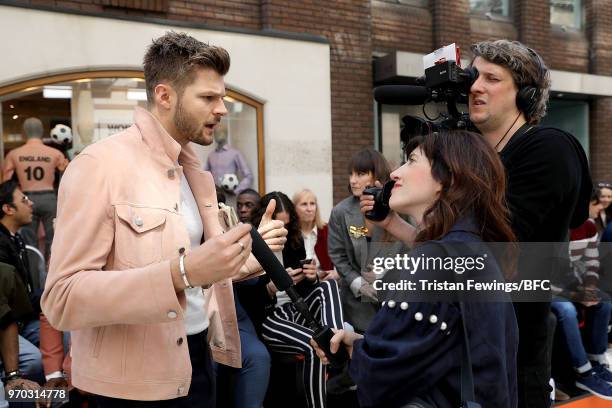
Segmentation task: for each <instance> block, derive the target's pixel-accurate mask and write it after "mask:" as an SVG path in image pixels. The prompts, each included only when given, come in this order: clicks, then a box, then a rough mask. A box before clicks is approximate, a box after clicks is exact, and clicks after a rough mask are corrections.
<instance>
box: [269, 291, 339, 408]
mask: <svg viewBox="0 0 612 408" xmlns="http://www.w3.org/2000/svg"><path fill="white" fill-rule="evenodd" d="M304 301H305V302H306V304H307V305H308V308H309V309H310V312H311V313H312V315H313V316H314V318H315V319H316V320H317V321H319V322H320V323H321V324H323V325H327V326H329V327H333V328H336V329H342V324H343V323H342V322H343V318H342V306H341V304H340V295H339V292H338V284H337V283H336V281H334V280H329V281H322V282H320V283H319V284H318V285H317V287H316V288H315V289H313V291H312V292H310V293H309V294H308V296H306V298H305V299H304ZM305 324H306V319H304V317H302V316H301V315H300V314H299V313H298V311H297V310H296V309H295V307H294V306H293V304H291V303H285V304H284V305H282V306H280V307H277V308H276V309H274V311H273V312H272V313H271V314H270V315H269V316H268V317H266V320H265V321H264V323H263V326H262V332H261V334H262V337H263V339H264V341H265V342H266V344H267V345H268V346H269V347H270V349H271V350H272V351H273V352H279V353H291V354H296V353H297V354H303V355H304V357H305V359H304V371H303V374H302V375H303V380H304V391H305V393H306V399H307V401H308V406H309V407H310V408H319V407H325V366H324V365H323V364H321V360H320V359H319V357H317V355H316V353H315V351H314V349H313V348H312V346H311V345H310V339H311V338H312V334H313V331H312V330H311V329H309V328H308V327H306V326H305Z"/></svg>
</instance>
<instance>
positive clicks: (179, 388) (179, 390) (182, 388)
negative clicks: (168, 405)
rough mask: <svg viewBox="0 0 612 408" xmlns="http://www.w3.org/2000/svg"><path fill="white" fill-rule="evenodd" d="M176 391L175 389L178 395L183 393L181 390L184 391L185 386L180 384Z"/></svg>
mask: <svg viewBox="0 0 612 408" xmlns="http://www.w3.org/2000/svg"><path fill="white" fill-rule="evenodd" d="M176 391H177V394H178V395H181V394H183V392H184V391H185V387H183V386H180V387H178V390H176Z"/></svg>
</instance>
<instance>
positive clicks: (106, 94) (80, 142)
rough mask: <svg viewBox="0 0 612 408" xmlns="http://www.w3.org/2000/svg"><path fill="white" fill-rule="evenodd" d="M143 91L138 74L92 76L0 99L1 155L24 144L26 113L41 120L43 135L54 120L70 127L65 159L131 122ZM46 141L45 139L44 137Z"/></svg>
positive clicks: (47, 132) (54, 123)
mask: <svg viewBox="0 0 612 408" xmlns="http://www.w3.org/2000/svg"><path fill="white" fill-rule="evenodd" d="M145 103H146V95H145V89H144V80H143V79H141V78H96V79H79V80H76V81H70V82H64V83H55V84H52V85H45V86H39V87H31V88H26V89H24V90H22V91H19V92H16V93H12V94H9V95H5V96H3V97H2V124H3V129H2V135H3V142H4V153H5V154H6V153H7V152H8V151H9V150H11V149H13V148H15V147H18V146H20V145H21V144H23V143H24V142H25V140H24V139H23V137H22V129H21V126H22V124H23V121H24V120H25V119H26V118H28V117H31V116H34V117H37V118H39V119H40V120H41V121H42V122H43V126H44V129H45V130H44V133H43V135H44V136H43V137H48V136H49V134H50V130H51V129H52V128H53V127H54V126H55V125H57V124H63V125H66V126H69V127H70V128H71V129H72V135H73V140H72V148H71V149H69V150H68V152H67V153H68V155H69V157H72V156H73V155H74V154H75V153H78V152H80V151H81V150H83V149H84V148H85V147H86V146H87V145H89V144H91V143H94V142H96V141H98V140H101V139H104V138H105V137H108V136H110V135H112V134H113V133H117V132H119V131H121V130H123V129H127V128H128V127H130V126H131V125H132V117H133V111H134V107H135V106H142V107H144V106H145ZM44 141H45V142H46V143H51V141H50V140H44Z"/></svg>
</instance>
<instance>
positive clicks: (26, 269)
mask: <svg viewBox="0 0 612 408" xmlns="http://www.w3.org/2000/svg"><path fill="white" fill-rule="evenodd" d="M0 262H3V263H5V264H8V265H12V266H14V267H15V272H16V273H17V275H18V276H19V278H20V279H21V281H22V283H23V287H25V290H26V291H27V296H28V297H29V299H30V302H31V303H32V308H33V309H34V313H35V315H36V316H38V313H40V296H41V293H38V292H37V291H34V289H33V288H34V285H33V283H32V278H31V275H30V265H29V263H28V257H27V255H26V249H25V244H24V242H23V240H22V239H21V236H20V235H19V233H17V234H16V236H15V237H14V236H12V235H11V233H10V232H9V230H8V229H7V228H6V227H5V226H4V225H3V224H1V223H0Z"/></svg>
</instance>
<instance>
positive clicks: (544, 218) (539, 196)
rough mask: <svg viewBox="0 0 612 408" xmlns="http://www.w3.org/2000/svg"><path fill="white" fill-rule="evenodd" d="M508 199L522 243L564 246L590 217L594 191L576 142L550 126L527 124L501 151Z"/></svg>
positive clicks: (514, 224)
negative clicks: (592, 191)
mask: <svg viewBox="0 0 612 408" xmlns="http://www.w3.org/2000/svg"><path fill="white" fill-rule="evenodd" d="M500 157H501V159H502V162H503V163H504V166H505V168H506V180H507V188H506V199H507V201H508V206H509V208H510V212H511V217H512V228H513V230H514V233H515V234H516V235H517V238H518V240H519V241H521V242H564V241H567V239H568V235H569V234H568V233H569V229H570V228H576V227H578V226H580V225H581V224H582V223H583V222H584V221H585V220H586V219H587V218H588V216H589V200H590V197H591V190H592V188H593V186H592V182H591V176H590V174H589V165H588V161H587V158H586V155H585V153H584V150H583V149H582V146H581V145H580V143H579V142H578V140H576V138H575V137H574V136H572V135H570V134H569V133H567V132H564V131H562V130H559V129H555V128H550V127H539V126H533V127H531V128H530V127H529V125H524V127H522V128H521V129H519V130H518V131H517V133H516V134H515V136H514V137H512V138H511V139H510V141H509V142H508V144H507V145H506V146H505V147H504V149H503V150H502V151H501V152H500Z"/></svg>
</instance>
